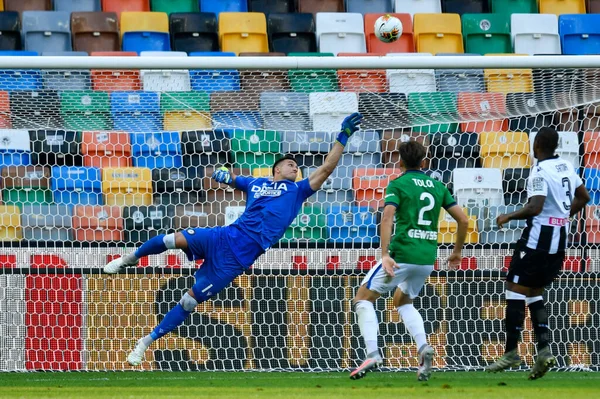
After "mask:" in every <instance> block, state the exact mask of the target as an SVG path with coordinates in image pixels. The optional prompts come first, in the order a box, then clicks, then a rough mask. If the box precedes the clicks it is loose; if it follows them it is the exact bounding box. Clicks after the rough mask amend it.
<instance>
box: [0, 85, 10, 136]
mask: <svg viewBox="0 0 600 399" xmlns="http://www.w3.org/2000/svg"><path fill="white" fill-rule="evenodd" d="M11 128H12V122H11V121H10V98H9V96H8V92H7V91H0V130H1V129H11Z"/></svg>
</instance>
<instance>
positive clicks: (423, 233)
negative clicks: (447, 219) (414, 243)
mask: <svg viewBox="0 0 600 399" xmlns="http://www.w3.org/2000/svg"><path fill="white" fill-rule="evenodd" d="M437 235H438V233H437V231H427V230H418V229H410V230H408V236H409V237H410V238H417V239H420V240H435V241H437Z"/></svg>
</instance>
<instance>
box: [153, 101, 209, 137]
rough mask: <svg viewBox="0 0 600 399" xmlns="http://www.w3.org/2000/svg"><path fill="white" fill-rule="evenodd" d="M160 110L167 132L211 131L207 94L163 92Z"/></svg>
mask: <svg viewBox="0 0 600 399" xmlns="http://www.w3.org/2000/svg"><path fill="white" fill-rule="evenodd" d="M160 109H161V113H162V116H163V124H164V128H165V129H166V130H178V131H182V130H194V129H210V128H211V116H210V100H209V96H208V93H206V92H163V93H161V101H160Z"/></svg>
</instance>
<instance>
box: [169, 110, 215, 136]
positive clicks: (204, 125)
mask: <svg viewBox="0 0 600 399" xmlns="http://www.w3.org/2000/svg"><path fill="white" fill-rule="evenodd" d="M163 125H164V129H165V130H178V131H184V130H204V129H211V128H212V121H211V117H210V112H200V111H169V112H165V114H164V120H163Z"/></svg>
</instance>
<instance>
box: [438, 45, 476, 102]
mask: <svg viewBox="0 0 600 399" xmlns="http://www.w3.org/2000/svg"><path fill="white" fill-rule="evenodd" d="M441 55H442V54H438V56H441ZM443 55H455V54H443ZM474 55H475V56H478V55H479V54H468V55H467V54H464V56H466V57H472V56H474ZM435 81H436V84H437V91H445V92H451V93H460V92H470V93H473V92H475V93H476V92H484V91H485V83H484V79H483V69H437V70H436V71H435Z"/></svg>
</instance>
